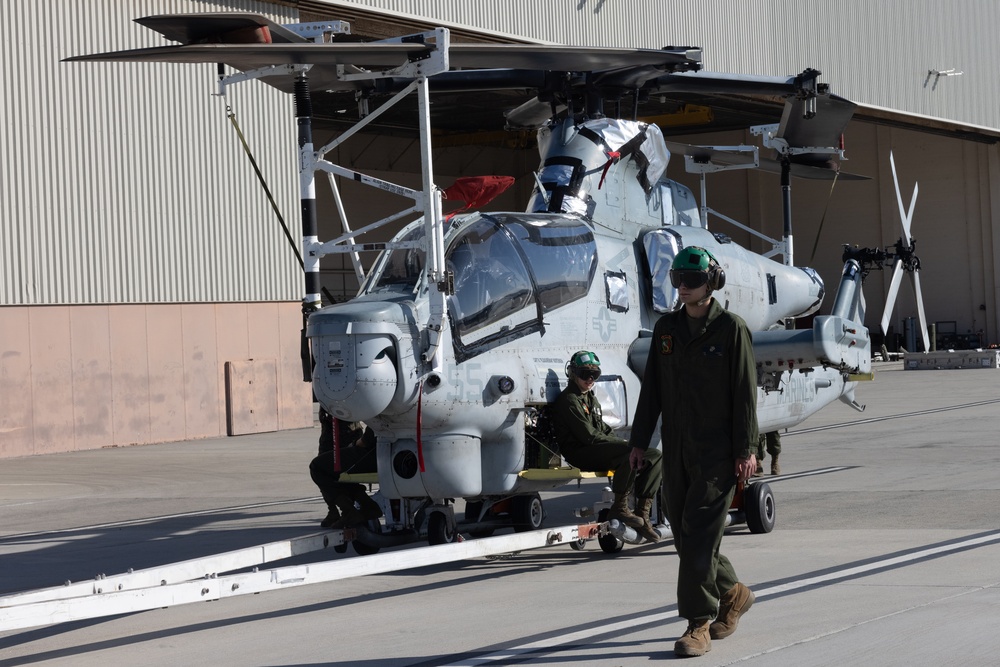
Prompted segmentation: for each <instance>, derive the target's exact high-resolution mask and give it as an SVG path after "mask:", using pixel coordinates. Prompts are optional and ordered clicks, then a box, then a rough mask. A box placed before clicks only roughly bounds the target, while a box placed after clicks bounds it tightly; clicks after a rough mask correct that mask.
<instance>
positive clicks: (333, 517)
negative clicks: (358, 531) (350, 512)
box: [319, 505, 340, 528]
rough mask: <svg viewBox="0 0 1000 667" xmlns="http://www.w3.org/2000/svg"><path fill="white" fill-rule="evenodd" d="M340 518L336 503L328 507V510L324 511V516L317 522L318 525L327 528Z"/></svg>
mask: <svg viewBox="0 0 1000 667" xmlns="http://www.w3.org/2000/svg"><path fill="white" fill-rule="evenodd" d="M339 520H340V510H338V509H337V506H336V505H333V506H332V507H331V508H330V511H329V512H327V513H326V518H325V519H323V520H322V521H320V522H319V525H320V526H321V527H323V528H329V527H330V526H332V525H333V524H335V523H336V522H337V521H339Z"/></svg>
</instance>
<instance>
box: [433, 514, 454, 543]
mask: <svg viewBox="0 0 1000 667" xmlns="http://www.w3.org/2000/svg"><path fill="white" fill-rule="evenodd" d="M454 541H455V528H454V527H453V526H449V525H448V517H446V516H445V515H444V514H442V513H441V512H431V516H430V518H428V519H427V543H428V544H451V543H452V542H454Z"/></svg>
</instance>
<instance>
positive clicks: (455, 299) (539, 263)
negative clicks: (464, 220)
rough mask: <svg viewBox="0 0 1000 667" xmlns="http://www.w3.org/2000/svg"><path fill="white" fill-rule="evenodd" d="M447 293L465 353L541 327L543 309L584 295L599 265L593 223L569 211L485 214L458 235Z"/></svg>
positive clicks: (453, 244) (451, 255)
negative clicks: (567, 214)
mask: <svg viewBox="0 0 1000 667" xmlns="http://www.w3.org/2000/svg"><path fill="white" fill-rule="evenodd" d="M446 257H447V262H448V269H449V270H450V271H452V272H453V275H454V278H455V293H454V295H452V296H451V297H450V298H449V299H448V307H449V312H450V314H451V319H452V322H453V324H454V326H455V332H456V334H457V337H456V348H458V349H459V351H460V352H461V354H460V356H463V355H464V356H466V358H467V357H468V356H474V355H475V354H478V353H479V352H481V351H482V350H483V349H486V348H487V347H489V346H490V345H496V344H502V343H503V342H505V341H509V340H512V339H514V338H517V337H520V336H524V335H528V334H529V333H532V332H536V331H542V330H543V328H544V325H543V323H542V315H543V314H544V313H546V312H548V311H551V310H553V309H555V308H558V307H560V306H562V305H565V304H567V303H570V302H572V301H575V300H577V299H581V298H583V297H584V296H586V295H587V293H588V292H589V290H590V285H591V282H592V281H593V278H594V273H595V271H596V269H597V247H596V245H595V243H594V235H593V232H592V231H591V230H590V228H589V227H587V225H586V224H585V223H583V222H581V221H579V220H575V219H572V218H569V217H566V218H561V217H556V216H545V217H544V218H539V217H536V216H531V215H528V214H506V215H482V216H480V217H479V218H478V219H476V220H475V221H474V222H472V223H471V224H469V225H468V226H467V227H465V228H464V229H462V230H460V231H459V232H458V233H457V234H456V236H455V238H454V239H453V240H452V241H451V243H450V244H449V247H448V251H447V253H446Z"/></svg>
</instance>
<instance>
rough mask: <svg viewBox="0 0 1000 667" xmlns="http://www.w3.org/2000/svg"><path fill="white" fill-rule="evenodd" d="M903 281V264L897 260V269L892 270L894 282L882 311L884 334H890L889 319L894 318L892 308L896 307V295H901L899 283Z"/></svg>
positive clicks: (890, 286) (890, 284)
mask: <svg viewBox="0 0 1000 667" xmlns="http://www.w3.org/2000/svg"><path fill="white" fill-rule="evenodd" d="M902 280H903V263H902V262H900V261H899V260H896V267H895V268H894V269H893V270H892V281H891V282H890V283H889V293H888V294H887V295H886V297H885V310H883V311H882V333H883V334H888V333H889V318H890V317H892V308H893V306H895V305H896V295H897V294H899V283H900V281H902Z"/></svg>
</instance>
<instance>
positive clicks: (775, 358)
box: [69, 13, 871, 552]
mask: <svg viewBox="0 0 1000 667" xmlns="http://www.w3.org/2000/svg"><path fill="white" fill-rule="evenodd" d="M137 22H138V23H140V24H141V25H144V26H146V27H148V28H150V29H152V30H155V31H157V32H159V33H161V34H162V35H163V36H165V37H167V38H168V39H171V40H173V41H176V42H180V44H179V45H175V46H165V47H156V48H149V49H137V50H128V51H118V52H112V53H103V54H95V55H88V56H78V57H74V58H70V59H69V60H74V61H138V62H172V63H212V64H216V63H222V64H225V65H227V66H229V67H232V68H235V69H236V70H237V71H236V72H235V73H227V72H226V71H225V68H224V67H223V65H222V64H219V65H218V73H217V81H218V85H219V91H220V94H223V95H224V94H225V90H226V88H227V87H228V86H230V85H234V84H237V83H241V82H244V81H248V80H257V79H259V80H261V81H263V82H264V83H267V84H269V85H272V86H274V87H276V88H278V89H279V90H282V91H284V92H287V93H290V94H292V95H293V97H294V100H295V122H296V125H297V128H298V144H299V160H298V163H299V183H300V191H301V196H302V216H303V217H302V224H303V240H302V246H301V248H302V251H303V253H302V254H303V259H304V270H305V297H304V299H303V312H304V319H305V327H304V335H305V337H306V339H307V344H306V345H304V348H306V349H307V353H304V354H303V366H304V373H305V376H306V377H307V379H309V380H310V381H311V383H312V387H313V393H314V395H315V397H316V399H317V400H318V401H319V402H320V403H321V404H322V405H323V407H324V408H325V409H326V410H327V411H328V412H329V413H330V414H331V415H333V416H334V417H335V418H336V419H341V420H347V421H364V422H365V423H367V424H368V426H370V427H371V428H372V429H373V430H374V432H375V434H376V436H377V444H376V451H377V459H378V472H377V482H378V487H379V491H378V493H377V494H376V496H377V497H378V498H379V500H380V502H381V503H382V504H383V505H384V507H385V510H386V511H385V518H384V519H383V520H382V522H376V523H373V524H370V525H369V526H368V527H367V528H363V529H361V530H360V531H359V537H358V539H357V541H356V543H355V546H356V547H358V542H360V543H361V544H362V545H367V546H364V547H362V548H363V549H365V550H367V551H368V552H372V551H375V550H377V549H378V548H380V547H381V546H385V545H389V544H400V543H405V542H407V541H414V540H416V539H421V538H426V539H427V541H429V542H430V543H431V544H443V543H448V542H452V541H454V540H456V539H460V537H459V533H460V530H466V531H468V532H470V533H471V534H473V535H474V536H484V535H489V534H491V533H492V532H493V530H495V529H496V528H497V527H499V526H505V525H513V526H514V529H515V530H530V529H536V528H539V527H540V526H541V525H542V522H543V520H544V516H545V512H544V508H543V505H542V500H541V497H540V495H539V492H540V491H542V490H546V489H550V488H555V487H557V486H561V485H563V484H565V483H567V482H568V481H570V480H571V479H574V478H575V477H574V475H576V474H577V473H579V471H572V470H568V469H566V468H565V467H563V466H555V467H550V466H549V465H548V458H549V457H548V455H547V454H548V453H547V452H546V451H545V444H546V443H545V442H544V437H543V436H544V434H543V433H542V432H541V431H542V427H541V422H543V418H544V414H545V409H546V406H547V405H548V404H549V403H551V402H552V401H553V400H554V399H555V398H556V396H557V395H558V394H559V392H560V391H561V390H562V388H564V387H565V386H566V383H567V367H566V360H567V359H569V358H570V356H571V355H572V354H573V352H574V351H576V350H579V349H587V350H592V351H594V352H595V353H597V354H598V355H599V356H600V358H601V359H602V365H601V370H602V375H601V377H600V378H599V379H598V381H597V383H596V388H595V392H596V393H597V396H598V397H599V398H600V401H601V404H602V408H603V415H604V418H605V421H607V422H608V423H609V425H611V426H612V427H613V428H615V429H618V430H620V432H621V433H623V434H627V432H628V430H629V426H630V419H631V417H632V414H633V413H634V409H635V404H636V400H637V398H638V394H639V387H640V383H641V382H642V372H643V369H644V367H645V358H646V356H647V355H648V353H649V348H650V336H651V331H652V328H653V324H654V323H655V321H656V319H657V318H658V317H659V315H660V314H661V313H664V312H667V311H669V310H671V309H673V308H674V307H676V305H677V293H676V290H674V289H673V288H672V287H671V286H670V281H669V280H668V277H667V271H668V270H669V267H670V263H671V260H672V259H673V257H674V256H675V255H676V254H677V252H678V251H679V250H680V249H682V248H684V247H687V246H692V245H695V246H700V247H703V248H706V249H707V250H709V251H710V252H711V253H712V254H713V255H714V256H715V257H716V258H717V259H718V261H719V263H720V264H721V265H722V267H723V269H724V271H725V275H726V280H725V284H724V286H722V287H721V288H720V289H719V290H718V291H717V292H716V293H715V297H716V298H717V299H719V300H720V301H721V302H722V304H723V305H724V306H725V307H726V308H728V309H729V310H732V311H733V312H735V313H737V314H739V315H740V316H741V317H742V318H743V319H744V320H745V321H746V322H747V324H748V326H749V327H750V329H751V331H753V332H754V333H753V339H754V340H753V342H754V353H755V355H756V360H757V367H758V404H757V411H758V421H759V425H760V429H761V432H766V431H771V430H778V429H781V428H787V427H790V426H794V425H796V424H798V423H800V422H802V421H803V420H805V419H807V418H808V417H809V416H811V415H812V414H814V413H816V412H817V411H818V410H820V409H821V408H822V407H824V406H826V405H828V404H830V403H831V402H833V401H836V400H841V401H843V402H845V403H847V404H848V405H851V406H852V407H854V408H855V409H858V410H862V409H863V406H861V405H860V404H858V402H857V401H856V400H855V397H854V391H855V387H856V384H857V382H858V381H861V380H865V379H870V378H871V365H870V364H871V349H870V348H871V345H870V337H869V332H868V329H867V328H866V327H865V326H864V312H863V311H864V301H863V294H862V277H863V275H862V274H863V272H862V271H861V269H860V266H859V261H858V259H856V258H846V261H845V264H844V270H843V273H842V277H841V281H840V284H839V286H838V289H837V291H836V295H835V298H834V304H833V307H832V309H831V314H830V315H817V313H818V312H819V309H820V307H821V305H822V304H823V301H824V298H825V296H826V288H825V285H824V283H823V281H822V279H821V278H820V276H819V274H818V273H817V272H816V271H814V270H812V269H810V268H807V267H797V266H795V265H794V264H793V254H792V241H793V237H792V232H791V219H790V194H789V188H788V183H789V179H790V178H791V177H793V176H796V177H810V178H831V177H833V176H834V175H835V174H836V173H837V170H838V169H839V160H841V159H843V148H842V147H840V145H839V141H840V137H841V135H842V133H843V129H844V127H845V126H846V124H847V122H848V121H849V120H850V118H851V115H852V113H853V109H854V105H853V103H851V102H850V101H848V100H846V99H844V98H841V97H838V96H836V95H833V94H832V93H831V92H830V90H829V86H828V85H826V84H821V83H819V82H818V76H819V74H820V73H819V72H817V71H815V70H805V71H803V72H802V73H801V74H799V75H795V76H789V77H763V76H760V77H751V76H737V75H728V74H721V73H711V72H706V71H704V70H703V69H702V66H701V50H700V49H698V48H696V47H665V48H663V49H612V48H603V49H595V48H583V47H566V46H549V45H544V46H536V45H496V44H452V43H450V35H449V32H448V30H447V29H444V28H437V29H435V30H431V31H427V32H424V33H419V34H416V35H408V36H404V37H399V38H391V39H386V40H378V41H357V40H350V39H347V38H346V36H347V35H349V26H347V25H346V24H343V23H341V22H320V23H300V24H294V25H280V24H277V23H275V22H273V21H271V20H270V19H267V18H266V17H263V16H260V15H255V14H242V13H218V14H178V15H165V16H154V17H146V18H142V19H137ZM498 64H499V65H501V67H498V66H497V65H498ZM484 90H490V91H503V94H504V97H503V98H502V99H503V100H504V101H505V102H506V101H508V100H510V99H514V98H513V95H514V93H515V92H517V93H519V94H520V93H523V92H524V91H530V93H529V97H528V99H526V100H524V101H523V102H521V103H520V104H519V105H518V106H516V107H511V108H509V109H508V110H507V112H506V113H505V123H506V126H507V127H508V128H512V129H522V130H523V129H532V130H535V131H537V142H538V147H539V153H540V167H539V168H538V169H537V170H536V171H535V172H534V174H533V179H534V182H535V186H534V190H533V192H532V194H531V196H530V198H529V201H528V202H527V204H526V206H525V208H524V210H521V211H498V212H493V211H491V212H485V211H479V210H470V211H466V212H461V213H457V214H451V215H448V216H445V215H443V213H442V191H443V188H441V187H440V186H439V185H438V184H437V183H436V181H435V177H434V169H433V159H432V142H433V135H432V132H431V124H432V111H433V108H432V106H431V98H432V96H433V95H435V94H438V93H439V92H442V91H443V93H444V94H447V95H452V96H461V94H463V93H465V92H469V91H476V92H482V91H484ZM665 91H670V92H673V93H683V92H685V91H694V92H704V91H709V92H711V93H712V94H715V95H727V94H732V95H758V96H767V97H768V98H770V99H778V100H780V101H781V103H782V104H783V113H782V115H781V120H780V122H779V123H776V124H769V125H761V126H755V127H754V128H752V130H751V131H752V133H753V134H754V135H755V136H759V137H761V138H762V141H763V143H764V146H763V148H762V147H758V146H736V147H713V146H693V145H687V144H678V143H676V142H668V141H667V140H666V139H665V138H664V136H663V133H662V131H661V130H660V128H659V127H658V126H657V125H656V124H655V123H652V122H644V121H643V120H641V119H640V113H639V111H640V107H641V106H642V105H643V104H644V103H645V102H646V101H649V100H650V99H655V98H656V97H657V95H658V94H659V93H662V92H665ZM321 95H340V96H343V97H345V98H348V99H350V100H351V101H353V102H354V103H356V104H357V106H358V120H357V123H356V124H355V125H354V126H353V127H352V128H351V129H349V130H347V131H345V132H343V133H341V134H340V136H338V137H337V138H336V139H335V140H334V141H332V142H330V143H329V144H328V145H326V146H323V147H322V148H318V149H317V148H316V147H315V146H314V143H313V136H312V126H311V114H312V104H313V100H314V97H316V98H319V97H320V96H321ZM414 96H415V97H416V110H415V111H413V109H412V104H409V105H408V106H407V105H402V106H404V107H405V109H404V111H402V112H394V111H392V110H393V109H394V108H395V107H396V106H397V105H399V104H400V102H401V101H402V100H410V101H412V99H413V97H414ZM629 100H631V102H632V113H631V114H623V113H621V107H622V103H623V101H625V102H628V101H629ZM606 105H613V106H614V107H615V108H616V111H617V113H615V114H613V115H606V114H605V112H604V109H605V106H606ZM373 106H374V108H372V107H373ZM391 113H399V114H403V115H409V116H414V117H415V119H413V120H411V122H412V124H413V125H414V126H415V127H416V128H417V129H418V131H419V137H420V153H421V188H420V189H413V188H407V187H404V186H401V185H397V184H393V183H390V182H387V181H384V180H381V179H378V178H375V177H372V176H368V175H366V174H363V173H360V172H358V171H355V170H353V169H349V168H347V167H344V166H341V165H338V164H334V163H333V162H331V161H330V160H328V159H327V157H326V156H327V155H329V154H330V153H331V152H332V151H333V150H334V149H335V148H337V147H338V146H340V145H342V144H343V143H344V142H345V141H347V140H349V139H350V138H351V137H352V136H356V135H357V134H358V133H360V132H361V131H362V130H364V129H366V128H368V126H369V125H371V126H372V127H375V121H376V120H377V119H378V118H379V117H383V116H384V117H389V115H390V114H391ZM763 149H771V150H773V151H774V157H767V156H762V155H761V152H762V151H763ZM671 154H673V155H682V156H683V157H684V159H685V164H686V168H687V170H688V171H689V172H692V173H697V174H700V176H701V178H702V179H703V180H702V183H703V184H704V178H705V177H706V174H709V173H712V172H715V171H720V170H725V169H738V168H761V169H770V170H774V171H776V172H778V173H780V174H781V178H782V190H783V203H784V206H785V221H784V230H783V238H782V239H780V240H778V239H767V237H764V236H763V235H760V234H758V236H760V237H761V238H764V239H767V240H769V241H770V242H771V243H772V245H773V249H772V250H771V251H770V252H768V253H765V254H757V253H754V252H751V251H749V250H747V249H745V248H743V247H741V246H740V245H738V244H736V243H734V242H733V241H732V239H731V238H730V237H729V236H727V235H725V234H723V233H720V232H716V231H715V230H714V229H713V230H710V229H709V228H708V220H707V218H708V214H709V212H710V209H709V208H708V206H707V203H706V201H705V196H704V192H705V189H704V185H703V187H702V201H701V203H700V204H699V202H698V201H697V200H696V198H695V196H694V193H693V191H692V190H691V189H690V188H688V187H687V186H685V185H683V184H681V183H679V182H677V181H674V180H671V179H669V178H666V176H665V172H666V168H667V164H668V161H669V159H670V157H671ZM319 173H326V174H327V175H328V176H329V177H330V178H329V180H330V184H331V186H332V187H333V194H334V197H335V199H336V200H337V202H338V208H339V210H340V211H341V221H342V224H343V229H344V233H343V234H342V235H341V236H340V237H338V238H336V239H334V240H332V241H326V242H321V241H320V240H319V238H318V224H317V211H316V197H315V185H316V175H317V174H319ZM333 176H340V177H342V178H346V179H350V180H353V181H355V182H358V183H362V184H364V185H368V186H372V187H374V188H376V189H378V190H380V191H382V192H383V193H390V194H393V195H397V196H402V197H404V198H406V199H408V201H410V202H412V204H411V205H410V206H409V207H408V208H406V209H404V210H403V211H401V212H398V213H395V214H393V215H390V216H388V217H386V218H383V219H381V220H378V221H375V222H371V223H369V224H366V225H364V226H362V227H360V228H358V229H352V228H351V226H350V225H349V224H348V221H347V219H346V216H345V215H344V214H343V206H342V203H341V199H340V193H339V191H338V190H337V188H336V184H335V179H334V178H333ZM464 184H465V185H467V186H469V188H468V189H469V190H475V189H476V188H479V189H480V190H483V191H488V190H489V189H490V188H491V187H494V186H496V185H497V184H496V182H495V180H489V179H488V178H484V179H476V178H474V177H469V179H468V180H467V181H465V183H464ZM470 199H482V200H485V199H488V196H483V197H481V198H480V197H478V196H470ZM399 222H403V223H404V224H403V226H402V228H401V229H400V230H399V231H398V232H397V233H396V234H395V235H394V236H393V237H392V238H391V240H389V241H367V240H365V239H366V235H368V234H369V233H371V232H373V231H374V230H376V229H380V228H383V227H385V226H386V225H389V224H398V223H399ZM748 231H752V230H748ZM754 233H755V232H754ZM368 251H377V252H379V254H378V256H377V258H376V259H375V261H374V262H373V263H372V265H371V268H370V270H369V271H367V272H365V271H363V270H362V268H361V265H360V262H358V260H357V257H358V253H359V252H368ZM334 253H347V254H349V255H350V256H351V258H352V261H353V262H354V265H355V268H356V270H357V272H358V275H359V278H361V287H360V290H359V292H358V294H357V296H355V297H354V298H351V299H349V300H347V301H345V302H342V303H334V304H330V305H326V306H324V305H322V302H321V298H320V293H321V287H320V279H319V265H320V260H321V258H322V257H324V256H327V255H331V254H334ZM778 254H781V255H782V256H783V259H784V261H783V262H778V261H775V260H774V259H772V257H774V256H776V255H778ZM810 316H812V327H811V328H809V329H794V328H789V327H790V326H791V325H792V323H793V321H794V319H796V318H804V317H810ZM539 441H542V442H541V443H540V442H539ZM753 487H756V488H755V489H754V488H753ZM750 489H752V492H751V491H750ZM746 495H747V496H749V497H748V498H747V499H745V500H746V501H747V503H748V507H747V510H746V512H747V517H748V522H751V521H752V522H753V524H754V525H756V526H757V527H758V528H759V529H760V530H761V531H767V530H770V525H769V523H768V522H769V521H770V522H773V497H772V496H771V495H770V490H769V488H767V485H766V484H763V483H758V484H753V485H751V486H750V487H748V493H747V494H746ZM455 499H464V501H465V515H464V517H461V518H460V517H458V516H457V513H456V511H455ZM752 527H753V526H752ZM602 546H604V545H603V543H602Z"/></svg>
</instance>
